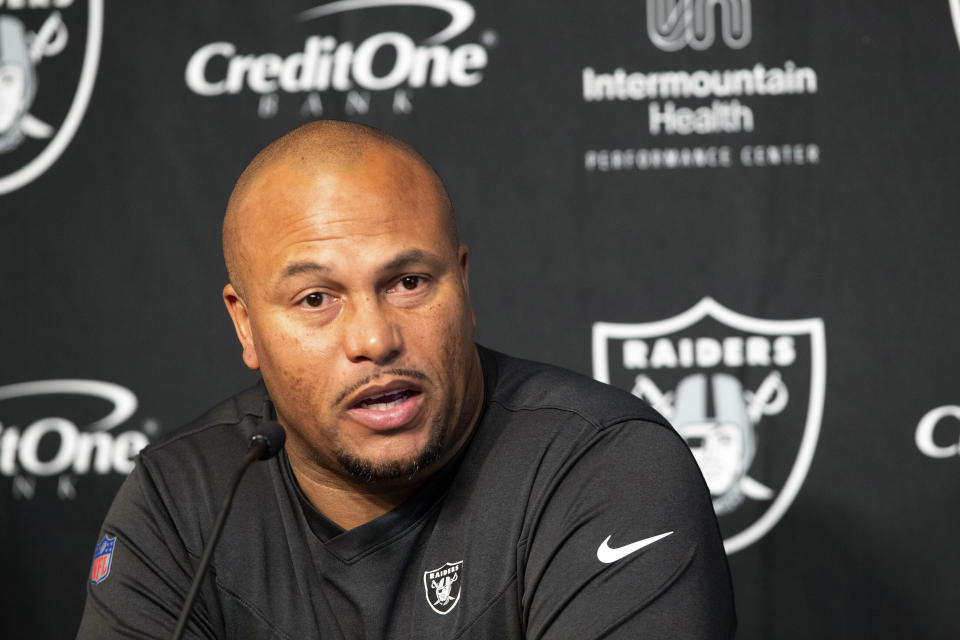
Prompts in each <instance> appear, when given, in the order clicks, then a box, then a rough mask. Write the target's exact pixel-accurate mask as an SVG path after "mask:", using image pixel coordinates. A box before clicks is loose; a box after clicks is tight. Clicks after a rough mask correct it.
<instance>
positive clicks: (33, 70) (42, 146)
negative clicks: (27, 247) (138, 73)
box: [0, 0, 103, 194]
mask: <svg viewBox="0 0 960 640" xmlns="http://www.w3.org/2000/svg"><path fill="white" fill-rule="evenodd" d="M83 4H86V12H84V9H83ZM102 27H103V1H102V0H89V1H88V2H86V3H83V2H82V0H81V2H77V3H74V0H32V1H31V2H25V1H23V0H21V1H19V2H16V1H9V2H6V3H2V4H0V194H4V193H9V192H10V191H14V190H16V189H19V188H20V187H22V186H24V185H26V184H28V183H30V182H31V181H33V180H35V179H36V178H37V177H39V176H40V175H41V174H43V172H45V171H46V170H47V169H49V168H50V166H51V165H52V164H53V163H54V162H56V160H57V158H59V157H60V154H62V153H63V151H64V149H66V148H67V145H69V144H70V141H71V140H72V139H73V135H74V134H75V133H76V131H77V128H78V127H79V126H80V122H81V120H83V116H84V113H85V112H86V110H87V104H88V103H89V101H90V94H91V93H92V92H93V85H94V80H95V79H96V75H97V66H98V64H99V61H100V42H101V38H102ZM71 87H75V90H71V89H70V88H71ZM65 88H66V90H65Z"/></svg>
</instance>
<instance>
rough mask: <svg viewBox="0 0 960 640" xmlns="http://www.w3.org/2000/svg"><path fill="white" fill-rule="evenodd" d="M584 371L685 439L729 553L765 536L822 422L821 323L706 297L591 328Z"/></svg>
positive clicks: (786, 502)
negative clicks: (750, 312)
mask: <svg viewBox="0 0 960 640" xmlns="http://www.w3.org/2000/svg"><path fill="white" fill-rule="evenodd" d="M593 375H594V377H595V378H596V379H597V380H600V381H601V382H607V383H609V384H612V385H614V386H617V387H621V388H623V389H626V390H629V391H631V392H633V394H634V395H636V396H638V397H640V398H643V399H644V400H646V401H647V402H649V403H650V404H651V405H653V407H654V408H655V409H657V410H658V411H659V412H660V413H662V414H663V415H664V416H665V417H666V418H667V419H669V420H670V422H671V423H672V424H673V426H674V427H675V428H676V430H677V431H678V432H679V433H680V435H681V436H683V438H684V440H686V442H687V444H688V445H689V446H690V449H691V451H692V452H693V455H694V458H695V459H696V460H697V463H698V464H699V465H700V470H701V472H702V473H703V476H704V479H705V480H706V482H707V486H708V488H709V489H710V494H711V496H712V498H713V507H714V510H715V511H716V513H717V519H718V520H719V522H720V529H721V530H722V531H723V535H724V547H725V548H726V550H727V553H734V552H735V551H739V550H740V549H743V548H744V547H747V546H749V545H751V544H753V543H754V542H756V541H757V540H759V539H760V538H761V537H763V536H764V535H766V533H767V532H768V531H769V530H770V529H771V528H772V527H773V526H774V525H775V524H776V523H777V521H778V520H780V518H781V517H782V516H783V514H784V513H785V512H786V511H787V509H788V508H789V507H790V504H791V503H792V502H793V499H794V498H795V497H796V496H797V493H798V492H799V490H800V487H801V485H802V484H803V481H804V479H805V478H806V475H807V470H808V469H809V468H810V462H811V460H812V458H813V453H814V450H815V449H816V446H817V440H818V436H819V433H820V420H821V417H822V414H823V402H824V391H825V384H826V346H825V338H824V327H823V321H822V320H821V319H819V318H807V319H802V320H766V319H761V318H752V317H750V316H746V315H743V314H740V313H736V312H734V311H731V310H730V309H727V308H726V307H724V306H722V305H721V304H720V303H718V302H716V301H715V300H713V299H712V298H704V299H703V300H701V301H700V302H698V303H697V304H696V305H694V306H693V307H692V308H690V309H688V310H687V311H684V312H683V313H681V314H679V315H677V316H674V317H672V318H667V319H666V320H659V321H655V322H643V323H633V324H619V323H611V322H597V323H595V324H594V325H593Z"/></svg>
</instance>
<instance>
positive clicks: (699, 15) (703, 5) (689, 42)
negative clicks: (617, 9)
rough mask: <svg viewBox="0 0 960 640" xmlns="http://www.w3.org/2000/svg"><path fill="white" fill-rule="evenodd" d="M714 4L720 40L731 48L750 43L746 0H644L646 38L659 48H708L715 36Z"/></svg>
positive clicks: (748, 13) (668, 49)
mask: <svg viewBox="0 0 960 640" xmlns="http://www.w3.org/2000/svg"><path fill="white" fill-rule="evenodd" d="M717 7H719V8H720V31H721V36H722V38H723V41H724V43H725V44H726V45H727V46H728V47H730V48H731V49H742V48H743V47H745V46H747V45H748V44H750V38H751V37H752V35H753V33H752V31H751V22H750V0H647V33H648V34H649V36H650V42H652V43H653V44H654V45H655V46H656V47H657V48H658V49H662V50H663V51H679V50H680V49H683V48H684V47H690V48H691V49H697V50H703V49H708V48H709V47H710V46H712V45H713V43H714V41H715V40H716V37H717V25H716V15H717V11H716V10H717Z"/></svg>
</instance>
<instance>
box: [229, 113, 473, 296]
mask: <svg viewBox="0 0 960 640" xmlns="http://www.w3.org/2000/svg"><path fill="white" fill-rule="evenodd" d="M377 153H381V154H382V153H391V154H395V155H399V156H401V157H402V158H403V159H404V161H406V162H409V163H410V164H411V165H413V166H416V167H419V168H420V169H422V170H423V171H425V172H426V173H427V175H429V176H430V179H431V180H430V182H431V186H432V188H433V189H434V190H435V191H436V196H437V197H438V198H439V199H440V201H441V203H442V207H443V209H444V211H443V218H442V221H441V223H442V224H443V225H444V226H445V227H446V229H445V230H444V231H445V233H446V234H447V235H448V236H449V239H450V245H451V247H452V248H453V250H454V251H456V249H457V245H458V242H459V241H458V239H457V229H456V222H455V221H454V218H453V208H452V206H451V204H450V198H449V196H448V195H447V191H446V188H445V187H444V185H443V182H442V181H441V180H440V177H439V176H438V175H437V173H436V172H435V171H434V170H433V167H431V166H430V165H429V163H427V161H426V160H424V159H423V157H422V156H421V155H420V154H419V153H417V152H416V151H415V150H414V149H413V148H412V147H410V146H409V145H407V144H405V143H403V142H401V141H399V140H397V139H396V138H393V137H392V136H390V135H388V134H386V133H384V132H383V131H380V130H379V129H375V128H373V127H369V126H366V125H362V124H356V123H351V122H340V121H336V120H319V121H317V122H311V123H309V124H305V125H303V126H302V127H299V128H297V129H294V130H293V131H291V132H290V133H288V134H286V135H285V136H283V137H282V138H279V139H278V140H275V141H274V142H272V143H271V144H269V145H268V146H267V147H266V148H264V149H263V150H262V151H260V153H258V154H257V155H256V157H255V158H254V159H253V160H252V161H251V162H250V164H249V165H247V168H246V169H244V171H243V173H242V174H241V175H240V178H239V179H238V180H237V183H236V185H235V186H234V188H233V192H232V193H231V194H230V200H229V202H228V203H227V211H226V215H225V216H224V219H223V257H224V262H225V263H226V267H227V274H228V275H229V277H230V282H231V284H233V286H234V288H235V289H236V290H237V292H238V293H240V295H241V296H243V295H245V293H246V292H245V290H244V287H243V285H244V271H245V263H246V261H247V255H246V254H247V253H248V249H247V248H246V247H245V244H244V239H245V235H246V234H245V230H246V228H247V227H248V225H249V224H250V223H251V219H250V216H252V215H259V214H260V213H261V212H257V211H252V210H251V209H250V207H246V206H245V204H246V202H247V200H248V199H249V197H250V195H251V193H252V192H255V191H256V190H257V189H258V188H260V187H262V186H263V184H264V183H265V182H266V181H267V180H266V176H267V174H269V172H270V171H271V169H275V168H277V167H283V168H284V169H285V170H286V171H288V172H292V173H294V174H295V175H297V176H300V177H302V179H303V181H304V182H307V181H311V180H314V179H316V178H317V177H318V176H323V175H334V176H335V175H341V174H346V173H349V172H350V171H351V169H353V168H355V167H357V165H358V163H361V162H362V161H363V160H364V158H368V157H369V154H377ZM262 213H264V214H266V213H268V212H262Z"/></svg>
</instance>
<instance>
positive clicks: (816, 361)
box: [0, 0, 960, 639]
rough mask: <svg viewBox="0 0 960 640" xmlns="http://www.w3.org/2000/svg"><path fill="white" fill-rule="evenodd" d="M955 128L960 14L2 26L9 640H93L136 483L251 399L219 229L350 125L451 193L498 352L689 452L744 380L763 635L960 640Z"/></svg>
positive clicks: (719, 10)
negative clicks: (687, 437) (674, 426)
mask: <svg viewBox="0 0 960 640" xmlns="http://www.w3.org/2000/svg"><path fill="white" fill-rule="evenodd" d="M28 4H29V5H30V6H29V7H27V6H26V5H28ZM44 4H46V5H48V6H46V7H44V6H37V5H44ZM708 5H709V7H710V8H709V10H705V9H704V7H706V6H708ZM311 10H316V11H313V12H312V13H311V12H310V11H311ZM318 14H322V15H318ZM215 43H221V44H215ZM224 43H226V44H224ZM345 43H348V44H345ZM297 54H299V55H297ZM326 65H329V66H326ZM421 72H425V73H421ZM31 87H32V88H33V90H31ZM958 101H960V2H957V0H923V1H922V2H909V3H908V2H897V1H894V0H875V1H873V2H866V1H854V0H847V1H843V2H837V1H833V0H831V1H827V0H817V1H811V2H801V3H794V2H786V1H778V2H775V1H772V0H754V1H753V2H749V0H719V1H714V2H687V1H684V0H646V1H645V2H640V1H637V2H623V1H621V0H616V1H610V2H604V3H586V2H576V3H575V2H562V3H561V2H553V3H529V2H508V1H506V0H470V1H469V2H468V0H430V1H421V2H414V1H413V0H407V1H406V2H403V1H401V0H380V1H378V2H362V1H361V0H347V1H346V2H337V3H329V2H325V3H320V4H318V3H317V0H283V1H282V2H268V1H267V0H261V1H259V2H246V3H242V4H241V3H231V2H225V1H221V2H208V3H201V4H198V3H193V2H174V1H171V2H162V3H161V2H154V3H128V2H114V3H109V4H107V6H105V7H104V6H103V4H102V3H100V2H89V3H88V2H84V1H82V0H73V1H71V0H50V1H49V2H36V1H33V2H29V3H28V2H26V1H25V0H20V1H17V0H6V1H5V2H0V274H2V275H0V301H2V302H0V305H2V306H0V318H2V320H0V323H2V324H0V326H2V332H0V354H2V356H0V358H2V359H0V363H2V364H0V514H2V515H0V518H2V519H0V523H2V526H0V554H2V555H0V558H2V566H3V568H4V571H3V582H2V584H3V586H2V599H0V613H2V616H0V619H2V621H3V622H2V623H0V628H2V631H3V633H2V635H3V636H4V637H51V638H52V637H69V636H70V635H71V634H72V633H73V631H74V629H75V628H76V625H77V623H78V621H79V615H80V610H81V607H82V602H83V592H84V584H85V579H86V578H85V575H87V573H88V572H89V567H90V560H91V557H92V551H93V546H94V543H95V542H96V540H95V536H96V533H97V527H98V525H99V522H100V520H101V518H102V517H103V514H104V512H105V510H106V508H107V506H108V505H109V502H110V500H111V498H112V495H113V493H114V492H115V491H116V488H117V487H118V486H119V483H120V482H121V481H122V478H123V475H124V473H126V472H127V471H128V470H129V466H130V463H129V459H130V456H131V454H132V452H134V451H135V450H136V449H137V447H139V446H141V445H142V444H143V443H144V442H146V441H148V440H154V439H156V438H157V437H158V436H159V435H161V434H162V433H164V432H166V431H168V430H170V429H173V428H175V427H176V426H177V425H178V424H180V423H182V422H183V421H185V420H187V419H189V418H191V417H193V416H194V415H196V414H198V413H199V412H201V411H202V410H203V409H205V408H206V407H207V406H209V405H210V404H212V403H213V402H214V401H216V400H218V399H220V398H222V397H225V396H227V395H228V394H230V393H232V392H233V391H234V390H236V389H238V388H240V387H241V386H244V385H246V384H247V383H249V382H250V380H251V379H252V378H251V374H250V373H249V372H247V371H246V370H245V369H244V368H243V366H242V364H241V362H240V357H239V355H240V350H239V348H238V346H237V344H236V342H235V338H234V336H233V331H232V327H231V325H230V323H229V321H228V318H227V316H226V313H225V312H224V310H223V309H222V303H221V302H220V299H219V290H220V288H221V287H222V285H223V283H224V281H225V273H224V269H223V266H222V261H221V256H220V250H219V227H220V220H221V215H222V211H223V208H224V205H225V202H226V198H227V195H228V194H229V191H230V189H231V187H232V183H233V180H234V179H235V178H236V176H237V175H238V174H239V172H240V170H241V169H242V168H243V166H244V165H245V164H246V162H248V161H249V159H250V158H251V157H252V156H253V155H254V154H255V153H256V151H257V150H258V149H259V148H260V147H262V146H263V145H264V144H266V143H267V142H268V141H270V140H272V139H274V138H275V137H277V136H279V135H280V134H282V133H283V132H285V131H287V130H289V129H291V128H293V127H295V126H297V125H298V124H301V123H303V122H305V121H307V120H310V119H313V118H314V117H318V116H322V117H333V118H341V119H352V120H357V121H361V122H366V123H370V124H373V125H376V126H379V127H382V128H384V129H386V130H387V131H389V132H391V133H393V134H394V135H397V136H398V137H400V138H402V139H405V140H407V141H408V142H410V143H411V144H413V145H414V146H415V147H416V148H418V149H419V150H421V151H422V152H423V153H424V155H425V156H426V157H427V158H428V159H429V160H430V161H431V162H432V163H433V164H434V165H435V166H437V167H438V168H439V170H440V172H441V174H442V175H443V177H444V178H445V180H446V182H447V184H448V187H449V189H450V192H451V194H452V197H453V199H454V202H455V205H456V208H457V215H458V219H459V223H460V227H461V235H462V236H463V238H464V239H465V241H466V242H467V243H468V244H469V245H470V247H471V250H472V254H471V255H472V265H471V286H472V293H473V298H474V303H475V306H476V309H477V315H478V320H479V331H478V338H479V340H480V341H481V342H483V343H484V344H487V345H489V346H492V347H494V348H497V349H500V350H503V351H507V352H510V353H513V354H517V355H521V356H525V357H530V358H534V359H539V360H544V361H548V362H552V363H556V364H559V365H562V366H566V367H569V368H572V369H574V370H578V371H581V372H583V373H585V374H588V375H593V376H595V377H597V378H600V379H604V380H609V381H610V382H611V383H613V384H617V385H619V386H623V387H625V388H627V389H634V390H635V391H636V392H637V393H639V394H642V395H644V397H646V398H648V399H650V400H651V401H656V402H659V403H660V406H661V408H662V409H664V410H665V411H667V412H669V413H671V414H672V415H673V416H674V420H675V422H678V421H682V420H683V419H684V416H685V415H686V413H688V412H689V411H688V410H689V408H690V407H691V406H694V405H695V403H693V404H691V402H692V401H690V400H689V396H687V395H685V393H684V392H683V391H682V389H683V388H684V385H683V383H684V381H690V380H694V379H696V378H697V376H698V375H700V374H704V375H706V378H705V379H707V380H711V381H715V380H718V379H720V378H722V377H723V375H721V374H727V375H729V376H730V377H731V378H732V379H733V380H734V381H735V385H734V386H735V387H736V389H735V391H736V393H733V392H731V393H732V394H733V395H730V397H731V398H734V397H735V398H737V399H738V402H740V404H739V406H741V407H745V408H746V409H749V411H750V413H749V417H748V418H746V419H745V420H741V423H742V424H741V427H742V428H743V429H744V430H743V431H742V432H741V433H746V434H748V435H749V439H750V440H752V441H753V442H754V444H755V451H754V455H752V456H744V455H740V456H739V457H738V456H737V455H734V454H731V453H730V451H731V450H730V449H729V448H727V449H724V446H726V445H724V444H723V443H722V442H720V443H719V444H717V443H714V445H715V446H716V447H719V449H713V450H712V451H713V454H711V453H710V451H708V444H704V443H703V442H700V441H697V444H692V446H695V447H701V449H700V450H699V452H700V453H702V454H703V455H704V456H707V458H709V456H710V455H714V458H713V461H714V463H716V464H720V467H721V469H720V471H711V472H710V473H719V474H721V475H722V473H723V472H724V469H725V470H726V471H728V472H731V473H734V474H735V475H736V478H737V479H736V480H735V482H734V487H735V488H736V491H734V493H735V494H738V495H740V496H741V497H742V500H740V501H739V502H737V501H736V500H734V501H733V502H732V503H731V502H726V503H725V504H724V505H722V506H720V507H718V512H721V511H722V513H721V515H720V521H721V527H722V528H723V530H724V535H725V537H726V540H727V546H728V551H729V553H730V562H731V568H732V570H733V574H734V580H735V586H736V593H737V604H738V612H739V617H740V621H741V633H740V637H742V638H798V639H799V638H810V637H844V638H847V637H871V638H873V637H876V638H901V637H924V638H954V637H957V636H958V635H960V618H958V617H957V615H956V603H957V602H958V601H960V586H958V579H957V576H958V574H960V552H958V547H957V540H958V538H960V512H958V510H957V505H958V504H960V482H958V473H960V455H958V448H960V447H958V440H960V406H957V405H960V391H958V387H957V384H956V383H957V379H958V376H957V374H958V365H957V361H958V356H960V330H958V327H960V304H958V303H957V296H956V292H957V287H956V284H955V282H956V276H955V274H956V273H958V272H960V252H958V250H957V248H958V232H960V223H958V221H957V214H958V209H957V205H956V203H957V202H958V201H960V180H958V169H960V149H958V144H960V136H958V133H960V124H958V120H957V113H958V111H957V107H956V105H957V103H958ZM724 379H727V378H724ZM28 383H29V384H28ZM765 383H766V386H764V385H765ZM741 401H742V402H741ZM734 404H737V403H736V402H735V403H734ZM685 407H686V408H685ZM105 417H106V420H104V418H105ZM700 417H701V418H703V417H705V416H703V415H701V416H700ZM714 417H715V418H717V419H718V420H719V417H717V416H714ZM691 442H692V443H693V442H694V441H692V440H691ZM727 444H729V443H727ZM707 458H704V459H705V460H706V459H707ZM718 460H719V462H717V461H718ZM724 465H725V466H724ZM710 473H708V474H707V475H708V479H709V477H710Z"/></svg>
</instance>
